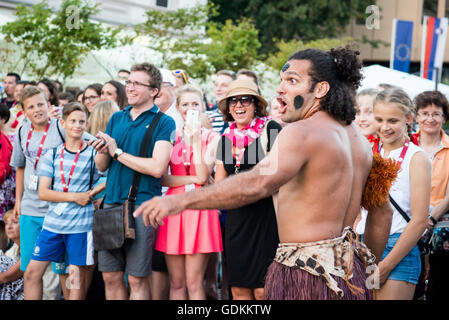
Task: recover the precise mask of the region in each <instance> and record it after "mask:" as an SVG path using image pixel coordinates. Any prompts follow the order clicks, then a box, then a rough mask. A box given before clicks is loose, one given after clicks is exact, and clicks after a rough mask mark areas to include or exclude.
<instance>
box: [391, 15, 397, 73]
mask: <svg viewBox="0 0 449 320" xmlns="http://www.w3.org/2000/svg"><path fill="white" fill-rule="evenodd" d="M397 25H398V19H396V18H394V19H393V28H391V29H392V34H391V50H390V69H394V55H395V50H396V27H397Z"/></svg>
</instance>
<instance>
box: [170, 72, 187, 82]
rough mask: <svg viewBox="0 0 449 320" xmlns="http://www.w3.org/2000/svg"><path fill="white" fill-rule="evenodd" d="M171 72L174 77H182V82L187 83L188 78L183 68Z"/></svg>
mask: <svg viewBox="0 0 449 320" xmlns="http://www.w3.org/2000/svg"><path fill="white" fill-rule="evenodd" d="M173 74H174V76H175V77H178V78H179V77H182V78H183V79H184V83H185V84H187V83H189V80H188V78H187V74H186V72H185V71H184V70H174V71H173Z"/></svg>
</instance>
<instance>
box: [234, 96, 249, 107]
mask: <svg viewBox="0 0 449 320" xmlns="http://www.w3.org/2000/svg"><path fill="white" fill-rule="evenodd" d="M239 101H240V104H241V105H242V106H243V107H248V106H249V105H250V104H251V103H252V102H254V98H253V97H251V96H243V97H240V98H236V97H232V98H229V99H228V103H229V106H230V107H235V106H236V105H237V102H239Z"/></svg>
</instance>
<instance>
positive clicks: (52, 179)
mask: <svg viewBox="0 0 449 320" xmlns="http://www.w3.org/2000/svg"><path fill="white" fill-rule="evenodd" d="M57 149H58V147H54V148H53V149H52V151H53V168H54V167H55V159H56V150H57ZM54 184H55V175H54V174H53V177H52V178H51V190H53V186H54Z"/></svg>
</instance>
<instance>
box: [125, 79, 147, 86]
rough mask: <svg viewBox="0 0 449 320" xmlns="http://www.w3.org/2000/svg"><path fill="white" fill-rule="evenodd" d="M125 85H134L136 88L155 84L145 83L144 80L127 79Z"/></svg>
mask: <svg viewBox="0 0 449 320" xmlns="http://www.w3.org/2000/svg"><path fill="white" fill-rule="evenodd" d="M125 86H127V87H134V88H142V87H147V88H153V86H152V85H150V84H144V83H142V82H138V81H129V80H126V81H125Z"/></svg>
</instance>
